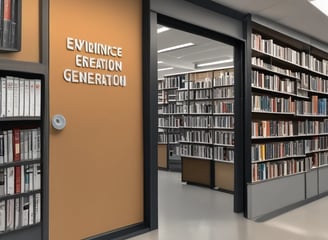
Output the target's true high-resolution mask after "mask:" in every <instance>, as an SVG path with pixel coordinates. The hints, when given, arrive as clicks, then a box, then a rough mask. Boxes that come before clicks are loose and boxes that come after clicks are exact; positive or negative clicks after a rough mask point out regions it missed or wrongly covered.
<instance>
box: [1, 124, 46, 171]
mask: <svg viewBox="0 0 328 240" xmlns="http://www.w3.org/2000/svg"><path fill="white" fill-rule="evenodd" d="M40 158H41V129H40V128H33V129H19V128H15V129H11V130H3V131H0V164H3V163H10V162H13V161H25V160H36V159H40ZM0 166H1V165H0Z"/></svg>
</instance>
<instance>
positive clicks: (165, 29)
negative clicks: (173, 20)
mask: <svg viewBox="0 0 328 240" xmlns="http://www.w3.org/2000/svg"><path fill="white" fill-rule="evenodd" d="M168 30H170V29H169V28H168V27H160V28H157V33H162V32H166V31H168Z"/></svg>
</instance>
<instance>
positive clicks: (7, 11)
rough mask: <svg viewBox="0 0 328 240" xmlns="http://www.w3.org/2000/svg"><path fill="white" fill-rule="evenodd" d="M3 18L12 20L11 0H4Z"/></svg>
mask: <svg viewBox="0 0 328 240" xmlns="http://www.w3.org/2000/svg"><path fill="white" fill-rule="evenodd" d="M3 19H4V20H11V0H4V2H3Z"/></svg>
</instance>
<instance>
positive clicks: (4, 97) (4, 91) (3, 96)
mask: <svg viewBox="0 0 328 240" xmlns="http://www.w3.org/2000/svg"><path fill="white" fill-rule="evenodd" d="M6 115H7V79H6V78H4V77H2V78H1V113H0V117H5V116H6Z"/></svg>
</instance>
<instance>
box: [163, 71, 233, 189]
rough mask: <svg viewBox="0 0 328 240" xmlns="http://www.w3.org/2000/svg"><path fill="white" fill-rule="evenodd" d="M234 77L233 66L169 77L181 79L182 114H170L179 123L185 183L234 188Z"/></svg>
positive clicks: (178, 98)
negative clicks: (231, 67)
mask: <svg viewBox="0 0 328 240" xmlns="http://www.w3.org/2000/svg"><path fill="white" fill-rule="evenodd" d="M233 76H234V73H233V69H222V70H206V71H199V72H190V73H185V74H183V75H181V74H180V75H172V76H166V77H165V79H179V80H180V82H179V81H178V82H179V86H175V87H177V90H176V95H175V99H176V107H177V111H176V113H177V114H178V116H179V117H178V118H177V117H176V116H175V115H171V116H170V117H171V118H172V119H173V120H172V122H174V123H176V124H177V125H179V127H178V128H179V135H178V136H177V138H176V139H179V155H180V157H181V163H182V181H183V182H187V183H191V184H197V185H203V186H207V187H211V188H216V189H220V190H226V191H230V192H232V191H233V182H234V165H233V160H234V159H233V158H234V112H233V109H234V77H233ZM160 96H163V95H160ZM166 98H169V95H168V96H167V97H164V98H163V99H166ZM161 99H162V97H161ZM160 121H161V120H160ZM167 121H169V120H167ZM159 126H162V125H161V124H160V123H159ZM175 126H176V125H175Z"/></svg>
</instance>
